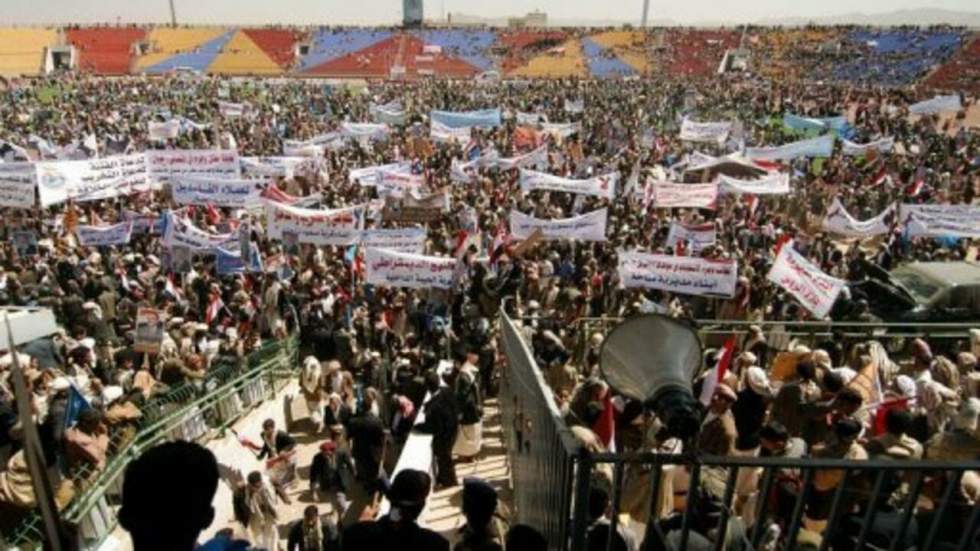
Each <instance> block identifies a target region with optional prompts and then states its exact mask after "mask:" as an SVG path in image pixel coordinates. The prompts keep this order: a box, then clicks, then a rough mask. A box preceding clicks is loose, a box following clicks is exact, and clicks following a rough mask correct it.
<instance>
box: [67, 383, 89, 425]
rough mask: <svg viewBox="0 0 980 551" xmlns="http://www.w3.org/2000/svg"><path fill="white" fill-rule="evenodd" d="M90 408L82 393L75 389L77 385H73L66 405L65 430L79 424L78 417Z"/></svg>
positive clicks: (69, 389) (69, 390)
mask: <svg viewBox="0 0 980 551" xmlns="http://www.w3.org/2000/svg"><path fill="white" fill-rule="evenodd" d="M90 407H92V406H91V404H89V403H88V400H86V399H85V397H84V396H82V393H81V392H79V391H78V389H77V388H75V385H71V386H70V387H69V388H68V403H67V404H66V405H65V428H66V429H68V428H71V427H72V426H74V425H75V423H77V422H78V416H79V415H81V413H82V412H83V411H85V410H87V409H89V408H90Z"/></svg>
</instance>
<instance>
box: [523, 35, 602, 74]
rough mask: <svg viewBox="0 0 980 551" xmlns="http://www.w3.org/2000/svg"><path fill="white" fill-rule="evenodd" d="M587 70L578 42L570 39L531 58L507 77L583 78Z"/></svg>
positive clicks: (580, 45)
mask: <svg viewBox="0 0 980 551" xmlns="http://www.w3.org/2000/svg"><path fill="white" fill-rule="evenodd" d="M587 69H588V67H587V64H586V62H585V58H584V57H583V55H582V44H581V43H580V42H579V41H578V40H576V39H572V40H567V41H565V42H564V43H562V45H561V46H558V47H556V48H552V49H550V50H548V51H547V52H545V53H544V54H541V55H538V56H535V57H533V58H531V59H530V61H528V62H527V63H526V64H525V65H522V66H520V67H518V68H516V69H514V70H513V71H511V72H510V73H509V76H513V77H530V78H562V77H573V76H574V77H584V76H586V74H587Z"/></svg>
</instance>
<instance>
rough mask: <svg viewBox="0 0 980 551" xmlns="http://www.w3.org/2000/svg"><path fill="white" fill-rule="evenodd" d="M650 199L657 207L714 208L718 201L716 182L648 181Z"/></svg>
mask: <svg viewBox="0 0 980 551" xmlns="http://www.w3.org/2000/svg"><path fill="white" fill-rule="evenodd" d="M647 185H648V186H650V190H649V193H650V199H651V201H652V202H653V206H654V207H655V208H658V209H673V208H696V209H711V210H714V208H715V206H716V204H717V201H718V184H678V183H675V182H664V181H657V182H650V183H649V184H647Z"/></svg>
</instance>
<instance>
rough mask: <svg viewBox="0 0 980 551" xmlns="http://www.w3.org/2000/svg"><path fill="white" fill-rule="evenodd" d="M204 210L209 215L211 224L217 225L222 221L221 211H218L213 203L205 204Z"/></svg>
mask: <svg viewBox="0 0 980 551" xmlns="http://www.w3.org/2000/svg"><path fill="white" fill-rule="evenodd" d="M204 212H205V214H206V215H207V217H208V223H209V224H211V225H212V226H217V225H218V224H220V223H221V220H222V216H221V213H220V212H218V209H217V208H215V206H214V205H212V204H211V203H208V204H207V205H205V206H204Z"/></svg>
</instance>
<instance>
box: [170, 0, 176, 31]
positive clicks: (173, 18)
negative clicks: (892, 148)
mask: <svg viewBox="0 0 980 551" xmlns="http://www.w3.org/2000/svg"><path fill="white" fill-rule="evenodd" d="M170 25H171V26H173V27H176V26H177V10H176V9H174V0H170Z"/></svg>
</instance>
